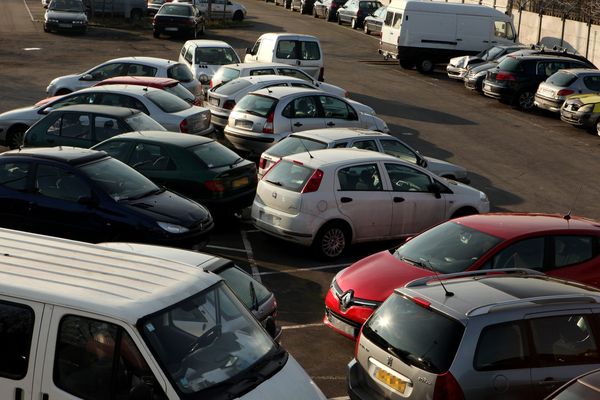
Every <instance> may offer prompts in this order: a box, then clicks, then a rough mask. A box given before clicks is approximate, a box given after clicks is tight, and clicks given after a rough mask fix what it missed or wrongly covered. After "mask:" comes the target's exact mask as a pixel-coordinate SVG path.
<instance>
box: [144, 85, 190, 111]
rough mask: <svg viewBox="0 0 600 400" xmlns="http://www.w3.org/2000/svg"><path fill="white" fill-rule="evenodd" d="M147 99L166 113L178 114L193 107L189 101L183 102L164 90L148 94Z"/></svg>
mask: <svg viewBox="0 0 600 400" xmlns="http://www.w3.org/2000/svg"><path fill="white" fill-rule="evenodd" d="M146 98H147V99H148V100H150V101H151V102H153V103H154V104H156V106H157V107H158V108H160V109H161V110H163V111H164V112H166V113H176V112H179V111H183V110H187V109H188V108H190V107H192V105H191V104H190V103H188V102H187V101H185V100H182V99H180V98H179V97H177V96H175V95H173V94H171V93H169V92H165V91H164V90H154V91H152V92H149V93H148V94H146Z"/></svg>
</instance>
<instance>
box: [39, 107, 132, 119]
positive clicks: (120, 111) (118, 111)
mask: <svg viewBox="0 0 600 400" xmlns="http://www.w3.org/2000/svg"><path fill="white" fill-rule="evenodd" d="M63 111H76V112H90V113H95V114H105V115H111V116H115V117H119V118H125V117H128V116H130V115H133V114H139V113H141V111H140V110H136V109H134V108H127V107H117V106H105V105H100V104H76V105H72V106H65V107H60V108H57V109H54V110H52V111H51V112H50V113H56V112H63Z"/></svg>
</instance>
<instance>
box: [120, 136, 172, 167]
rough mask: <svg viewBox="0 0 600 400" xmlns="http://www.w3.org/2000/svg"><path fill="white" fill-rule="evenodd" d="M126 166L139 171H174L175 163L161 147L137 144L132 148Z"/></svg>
mask: <svg viewBox="0 0 600 400" xmlns="http://www.w3.org/2000/svg"><path fill="white" fill-rule="evenodd" d="M128 164H129V165H131V166H132V167H134V168H136V169H139V170H140V171H165V170H173V169H175V163H174V162H173V160H172V159H171V157H170V156H169V154H168V153H167V152H166V151H165V150H164V149H163V148H162V147H161V146H157V145H154V144H148V143H139V144H137V145H136V146H135V147H134V148H133V152H132V153H131V158H130V159H129V163H128Z"/></svg>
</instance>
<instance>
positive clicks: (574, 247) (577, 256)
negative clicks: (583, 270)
mask: <svg viewBox="0 0 600 400" xmlns="http://www.w3.org/2000/svg"><path fill="white" fill-rule="evenodd" d="M594 249H595V240H594V238H593V237H590V236H574V235H573V236H555V237H554V265H555V266H556V267H557V268H558V267H564V266H567V265H572V264H578V263H582V262H584V261H587V260H590V259H591V258H592V257H594Z"/></svg>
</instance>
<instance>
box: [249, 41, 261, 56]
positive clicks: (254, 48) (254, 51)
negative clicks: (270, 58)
mask: <svg viewBox="0 0 600 400" xmlns="http://www.w3.org/2000/svg"><path fill="white" fill-rule="evenodd" d="M259 47H260V40H257V41H256V43H254V46H252V49H251V50H250V53H248V54H250V55H251V56H255V55H256V54H258V49H259Z"/></svg>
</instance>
